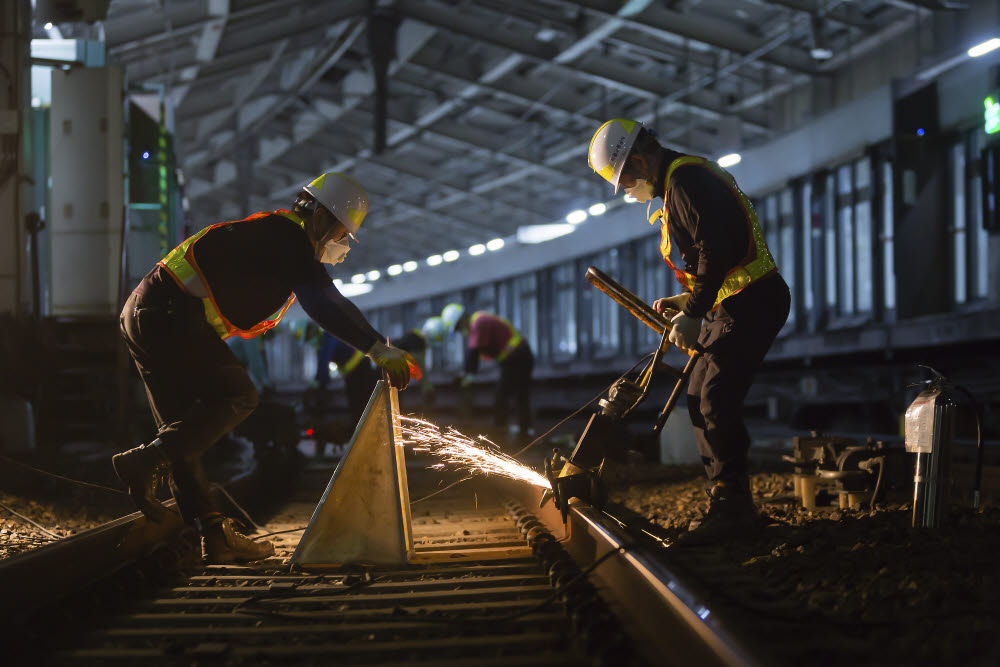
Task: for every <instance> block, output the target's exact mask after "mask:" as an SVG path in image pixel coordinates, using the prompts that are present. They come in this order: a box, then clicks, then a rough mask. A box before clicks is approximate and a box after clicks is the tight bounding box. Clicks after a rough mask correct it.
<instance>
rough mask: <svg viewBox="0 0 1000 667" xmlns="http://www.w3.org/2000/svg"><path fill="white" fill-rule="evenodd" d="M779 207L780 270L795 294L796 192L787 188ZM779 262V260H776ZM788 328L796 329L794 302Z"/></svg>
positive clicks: (782, 192)
mask: <svg viewBox="0 0 1000 667" xmlns="http://www.w3.org/2000/svg"><path fill="white" fill-rule="evenodd" d="M779 206H780V209H779V211H780V214H781V226H780V229H779V232H778V243H779V247H780V248H781V250H780V251H779V254H780V255H781V262H780V263H779V264H778V270H779V271H781V275H782V276H783V277H784V279H785V282H787V283H788V288H789V290H791V292H792V294H795V191H794V190H793V189H792V188H785V189H784V190H782V191H781V195H780V196H779ZM775 261H776V262H777V258H776V259H775ZM787 326H788V328H789V329H793V328H794V327H795V301H794V300H793V301H792V308H791V309H790V310H789V312H788V322H787Z"/></svg>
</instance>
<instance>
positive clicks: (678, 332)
mask: <svg viewBox="0 0 1000 667" xmlns="http://www.w3.org/2000/svg"><path fill="white" fill-rule="evenodd" d="M670 324H672V325H673V328H672V329H671V330H670V342H671V343H673V344H674V345H676V346H677V347H679V348H681V349H682V350H693V349H694V346H695V345H697V344H698V335H699V334H700V333H701V318H700V317H691V316H690V315H685V314H684V313H678V314H676V315H674V317H673V319H671V320H670Z"/></svg>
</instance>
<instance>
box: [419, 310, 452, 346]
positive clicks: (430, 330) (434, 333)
mask: <svg viewBox="0 0 1000 667" xmlns="http://www.w3.org/2000/svg"><path fill="white" fill-rule="evenodd" d="M420 332H421V333H422V334H423V335H424V338H425V339H426V340H428V341H431V342H434V343H440V342H441V341H443V340H444V337H445V334H447V333H448V327H447V325H445V323H444V320H442V319H441V318H440V317H437V316H434V317H428V318H427V321H426V322H424V326H423V327H421V329H420Z"/></svg>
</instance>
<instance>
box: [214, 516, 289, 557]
mask: <svg viewBox="0 0 1000 667" xmlns="http://www.w3.org/2000/svg"><path fill="white" fill-rule="evenodd" d="M201 536H202V537H203V538H204V540H205V560H206V562H208V563H209V564H210V565H222V564H223V563H234V562H239V563H248V562H250V561H254V560H263V559H265V558H270V557H271V556H273V555H274V545H273V544H271V543H270V542H266V541H260V542H254V541H253V540H251V539H250V538H248V537H245V536H243V535H241V534H240V533H238V532H237V531H236V528H235V527H234V525H233V520H232V519H230V518H228V517H227V518H225V519H223V520H222V521H220V522H218V523H216V524H214V525H211V526H206V527H204V528H203V529H202V532H201Z"/></svg>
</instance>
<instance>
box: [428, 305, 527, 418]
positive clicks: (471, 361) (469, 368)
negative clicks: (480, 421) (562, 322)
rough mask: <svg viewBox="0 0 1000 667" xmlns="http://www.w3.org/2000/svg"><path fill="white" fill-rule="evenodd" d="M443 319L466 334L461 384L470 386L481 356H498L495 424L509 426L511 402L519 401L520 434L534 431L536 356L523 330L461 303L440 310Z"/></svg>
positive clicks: (495, 316)
mask: <svg viewBox="0 0 1000 667" xmlns="http://www.w3.org/2000/svg"><path fill="white" fill-rule="evenodd" d="M441 319H442V320H443V321H444V324H445V326H447V327H448V329H449V331H451V332H455V331H457V332H459V333H461V334H462V335H463V336H465V375H464V376H463V377H462V386H463V387H467V386H469V384H470V383H471V380H472V377H473V376H474V375H475V374H476V373H477V372H478V371H479V358H480V357H483V358H486V359H496V362H497V366H499V368H500V380H499V382H497V387H496V395H495V400H494V423H495V424H496V426H497V427H499V428H500V429H505V428H506V427H507V421H508V417H509V416H510V401H511V399H514V402H515V403H516V404H517V426H518V433H519V434H520V435H521V436H522V437H524V436H528V435H530V434H531V433H533V431H532V428H531V423H532V422H531V372H532V370H533V369H534V367H535V357H534V355H533V354H532V353H531V346H530V345H528V341H526V340H525V339H524V338H523V337H522V336H521V333H520V332H519V331H518V330H517V329H515V328H514V327H513V325H511V323H510V322H508V321H507V320H505V319H503V318H502V317H499V316H497V315H493V314H492V313H488V312H486V311H483V310H477V311H476V312H474V313H471V314H470V313H467V312H465V308H464V307H463V306H462V305H461V304H458V303H450V304H448V305H447V306H445V307H444V310H443V311H442V312H441Z"/></svg>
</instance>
